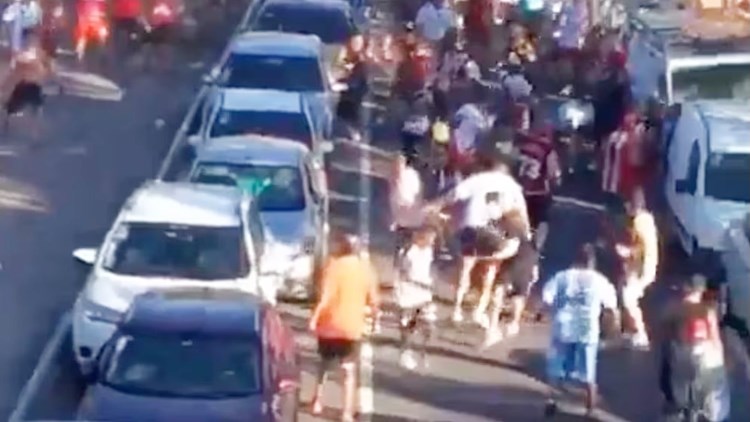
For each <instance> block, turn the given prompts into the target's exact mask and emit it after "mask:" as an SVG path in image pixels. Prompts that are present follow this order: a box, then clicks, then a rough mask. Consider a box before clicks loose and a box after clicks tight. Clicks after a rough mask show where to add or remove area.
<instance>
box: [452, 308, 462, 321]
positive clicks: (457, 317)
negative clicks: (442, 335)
mask: <svg viewBox="0 0 750 422" xmlns="http://www.w3.org/2000/svg"><path fill="white" fill-rule="evenodd" d="M451 319H452V320H453V322H455V323H459V322H463V321H464V313H463V312H461V310H460V309H457V310H455V311H454V312H453V317H452V318H451Z"/></svg>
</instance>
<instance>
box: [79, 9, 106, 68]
mask: <svg viewBox="0 0 750 422" xmlns="http://www.w3.org/2000/svg"><path fill="white" fill-rule="evenodd" d="M76 14H77V16H78V19H77V23H76V29H75V40H76V41H75V42H76V55H77V56H78V60H82V59H83V56H84V54H85V53H86V48H87V47H88V45H89V44H90V43H92V42H94V43H97V42H98V43H104V42H105V41H106V40H107V38H108V37H109V25H108V23H107V1H106V0H78V2H77V3H76Z"/></svg>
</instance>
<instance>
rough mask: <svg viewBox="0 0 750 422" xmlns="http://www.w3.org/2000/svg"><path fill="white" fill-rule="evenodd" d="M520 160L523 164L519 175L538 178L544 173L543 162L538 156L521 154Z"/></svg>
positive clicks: (532, 178) (531, 178)
mask: <svg viewBox="0 0 750 422" xmlns="http://www.w3.org/2000/svg"><path fill="white" fill-rule="evenodd" d="M519 161H520V164H521V165H520V167H519V169H518V176H519V177H522V178H525V179H530V180H536V179H538V178H539V177H540V176H541V175H542V174H541V170H542V163H540V162H539V160H537V159H536V158H532V157H529V156H528V155H521V156H520V157H519Z"/></svg>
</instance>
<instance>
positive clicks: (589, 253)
mask: <svg viewBox="0 0 750 422" xmlns="http://www.w3.org/2000/svg"><path fill="white" fill-rule="evenodd" d="M573 265H575V266H576V267H581V268H594V267H595V266H596V247H595V246H594V244H593V243H589V242H586V243H584V244H583V245H581V246H580V247H579V248H578V252H576V257H575V259H574V260H573Z"/></svg>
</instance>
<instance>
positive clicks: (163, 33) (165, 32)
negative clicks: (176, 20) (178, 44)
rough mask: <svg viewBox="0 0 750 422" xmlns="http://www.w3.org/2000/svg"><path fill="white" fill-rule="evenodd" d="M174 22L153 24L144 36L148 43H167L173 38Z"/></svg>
mask: <svg viewBox="0 0 750 422" xmlns="http://www.w3.org/2000/svg"><path fill="white" fill-rule="evenodd" d="M175 32H176V31H175V24H173V23H172V24H163V25H158V26H154V27H152V28H151V31H150V32H148V33H147V34H146V36H145V38H144V42H146V43H148V44H167V43H169V42H171V41H172V40H173V39H174V34H175Z"/></svg>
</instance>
